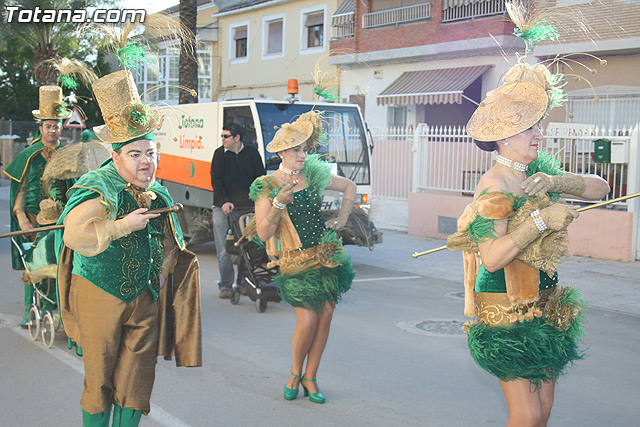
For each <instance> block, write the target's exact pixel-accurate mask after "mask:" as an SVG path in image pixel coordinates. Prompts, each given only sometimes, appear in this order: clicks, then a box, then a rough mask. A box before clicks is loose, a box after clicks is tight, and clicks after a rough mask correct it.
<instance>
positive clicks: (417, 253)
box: [0, 193, 640, 258]
mask: <svg viewBox="0 0 640 427" xmlns="http://www.w3.org/2000/svg"><path fill="white" fill-rule="evenodd" d="M638 196H640V193H635V194H630V195H628V196H622V197H618V198H617V199H611V200H607V201H606V202H602V203H596V204H595V205H590V206H585V207H584V208H580V209H577V211H578V212H584V211H588V210H589V209H594V208H599V207H600V206H606V205H610V204H611V203H616V202H622V201H624V200H627V199H633V198H634V197H638ZM0 237H2V236H0ZM445 249H447V246H446V245H445V246H440V247H439V248H434V249H430V250H428V251H424V252H414V253H413V255H411V256H412V257H413V258H418V257H421V256H422V255H429V254H432V253H434V252H439V251H442V250H445Z"/></svg>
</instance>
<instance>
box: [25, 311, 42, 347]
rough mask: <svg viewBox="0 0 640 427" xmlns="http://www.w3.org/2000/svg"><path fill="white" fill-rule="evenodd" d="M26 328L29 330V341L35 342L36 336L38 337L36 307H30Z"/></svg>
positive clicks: (38, 312) (38, 325)
mask: <svg viewBox="0 0 640 427" xmlns="http://www.w3.org/2000/svg"><path fill="white" fill-rule="evenodd" d="M27 328H28V329H29V338H31V341H35V340H37V339H38V335H40V311H38V307H36V306H35V305H32V306H31V308H30V309H29V317H28V321H27Z"/></svg>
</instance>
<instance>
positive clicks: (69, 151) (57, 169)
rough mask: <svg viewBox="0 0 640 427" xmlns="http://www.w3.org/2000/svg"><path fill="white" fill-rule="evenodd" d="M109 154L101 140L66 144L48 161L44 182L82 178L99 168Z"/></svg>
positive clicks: (43, 174)
mask: <svg viewBox="0 0 640 427" xmlns="http://www.w3.org/2000/svg"><path fill="white" fill-rule="evenodd" d="M109 156H110V153H109V150H107V148H106V147H105V146H104V145H103V143H101V142H100V141H96V140H91V141H84V142H83V141H80V142H76V143H74V144H69V145H65V146H64V147H62V148H60V149H59V150H57V151H56V154H55V155H54V156H53V157H51V160H49V161H48V162H47V166H46V167H45V168H44V172H43V173H42V178H41V179H42V182H44V183H47V182H49V181H51V180H52V179H74V178H80V177H81V176H82V175H84V174H85V173H87V172H89V171H92V170H94V169H98V168H99V167H100V165H101V164H102V163H104V161H105V160H107V159H108V158H109Z"/></svg>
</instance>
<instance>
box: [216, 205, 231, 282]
mask: <svg viewBox="0 0 640 427" xmlns="http://www.w3.org/2000/svg"><path fill="white" fill-rule="evenodd" d="M227 218H228V217H227V216H226V215H225V214H224V212H222V208H219V207H217V206H214V207H213V234H214V240H215V243H216V254H217V256H218V271H219V272H220V280H219V281H218V289H231V285H233V278H234V272H233V260H232V259H231V255H230V254H228V253H227V251H226V250H225V245H226V239H227V230H228V229H229V222H228V219H227Z"/></svg>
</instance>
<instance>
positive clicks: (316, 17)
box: [304, 12, 324, 27]
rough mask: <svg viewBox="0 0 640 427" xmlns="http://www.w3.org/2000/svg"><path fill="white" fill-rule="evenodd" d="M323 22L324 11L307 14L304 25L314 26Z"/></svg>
mask: <svg viewBox="0 0 640 427" xmlns="http://www.w3.org/2000/svg"><path fill="white" fill-rule="evenodd" d="M323 24H324V12H320V13H314V14H310V15H307V20H306V22H305V24H304V25H305V27H315V26H316V25H323Z"/></svg>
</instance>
